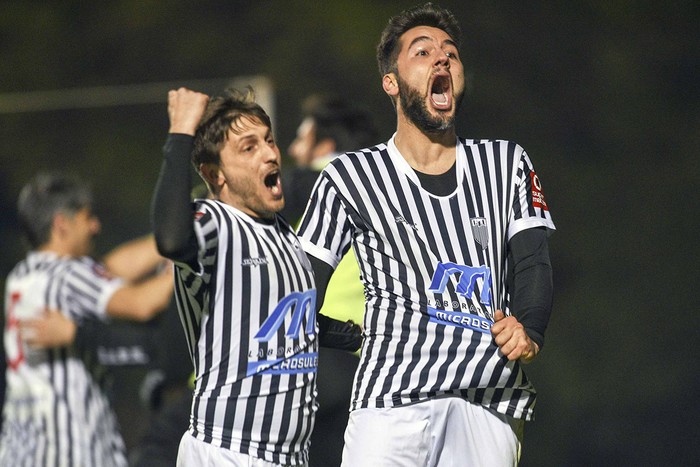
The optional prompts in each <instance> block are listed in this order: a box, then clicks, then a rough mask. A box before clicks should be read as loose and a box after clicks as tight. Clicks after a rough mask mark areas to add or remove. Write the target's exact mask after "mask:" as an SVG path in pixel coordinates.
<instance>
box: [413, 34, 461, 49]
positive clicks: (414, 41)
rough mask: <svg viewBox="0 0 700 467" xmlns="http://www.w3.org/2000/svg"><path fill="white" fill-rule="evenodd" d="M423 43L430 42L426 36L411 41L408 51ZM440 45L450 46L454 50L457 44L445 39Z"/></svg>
mask: <svg viewBox="0 0 700 467" xmlns="http://www.w3.org/2000/svg"><path fill="white" fill-rule="evenodd" d="M423 41H432V39H431V38H430V37H428V36H418V37H416V38H415V39H413V40H412V41H411V43H410V44H408V50H410V49H411V47H413V46H414V45H416V43H418V42H423ZM442 45H443V46H444V45H452V46H454V47H455V48H457V43H456V42H455V41H453V40H452V39H445V40H444V41H442Z"/></svg>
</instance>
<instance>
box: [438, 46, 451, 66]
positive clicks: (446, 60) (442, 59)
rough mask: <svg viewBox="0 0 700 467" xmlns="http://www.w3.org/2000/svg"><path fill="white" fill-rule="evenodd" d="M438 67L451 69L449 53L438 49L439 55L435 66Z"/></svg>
mask: <svg viewBox="0 0 700 467" xmlns="http://www.w3.org/2000/svg"><path fill="white" fill-rule="evenodd" d="M438 65H444V66H446V67H447V68H449V67H450V57H448V56H447V53H445V51H444V50H442V49H437V54H436V56H435V66H438Z"/></svg>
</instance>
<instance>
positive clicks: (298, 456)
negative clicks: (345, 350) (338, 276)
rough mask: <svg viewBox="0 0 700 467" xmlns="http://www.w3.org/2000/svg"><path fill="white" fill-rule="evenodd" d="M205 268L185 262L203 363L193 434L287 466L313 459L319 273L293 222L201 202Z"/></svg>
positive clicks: (188, 326) (194, 336)
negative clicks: (311, 440)
mask: <svg viewBox="0 0 700 467" xmlns="http://www.w3.org/2000/svg"><path fill="white" fill-rule="evenodd" d="M195 208H196V213H197V214H196V220H195V232H196V235H197V238H198V243H199V256H198V265H197V266H196V267H195V268H192V267H190V266H188V265H186V264H181V263H176V274H175V277H176V287H175V288H176V299H177V303H178V309H179V311H180V317H181V319H182V322H183V326H184V329H185V334H186V337H187V341H188V345H189V348H190V353H191V355H192V359H193V363H194V366H195V376H196V382H195V390H194V399H193V404H192V414H191V420H190V428H189V431H190V433H191V434H192V435H193V436H195V437H196V438H198V439H200V440H203V441H205V442H207V443H211V444H213V445H216V446H220V447H223V448H227V449H231V450H234V451H237V452H242V453H244V454H248V455H251V456H253V457H258V458H262V459H265V460H267V461H271V462H277V463H281V464H300V463H303V462H307V460H308V451H307V449H308V440H309V437H310V434H311V430H312V428H313V418H314V413H315V410H316V379H315V378H316V368H317V363H318V362H317V359H318V350H317V349H318V344H317V340H316V318H315V303H316V289H315V288H314V287H315V286H314V281H313V271H312V269H311V264H310V263H309V260H308V258H307V257H306V254H305V253H304V251H303V250H302V248H301V245H300V243H299V241H298V239H297V237H296V235H295V234H294V232H293V230H292V229H291V227H290V226H289V225H288V224H287V223H286V222H285V221H284V220H282V218H281V217H279V216H278V217H277V218H276V219H275V221H274V223H271V224H269V223H268V224H265V223H262V222H261V221H256V220H255V219H253V218H251V217H249V216H247V215H246V214H244V213H242V212H241V211H239V210H237V209H235V208H233V207H232V206H229V205H227V204H224V203H221V202H218V201H211V200H198V201H197V202H196V206H195Z"/></svg>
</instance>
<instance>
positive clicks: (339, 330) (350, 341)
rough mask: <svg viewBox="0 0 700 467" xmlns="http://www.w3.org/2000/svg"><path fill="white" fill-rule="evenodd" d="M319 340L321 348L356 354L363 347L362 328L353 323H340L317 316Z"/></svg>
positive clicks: (326, 317)
mask: <svg viewBox="0 0 700 467" xmlns="http://www.w3.org/2000/svg"><path fill="white" fill-rule="evenodd" d="M316 321H317V323H318V339H319V341H318V342H319V345H320V346H321V347H328V348H331V349H340V350H348V351H350V352H356V351H358V350H359V349H360V347H361V346H362V328H361V327H360V325H358V324H355V323H354V322H352V321H345V322H344V321H338V320H337V319H334V318H330V317H328V316H325V315H322V314H320V313H319V314H317V315H316Z"/></svg>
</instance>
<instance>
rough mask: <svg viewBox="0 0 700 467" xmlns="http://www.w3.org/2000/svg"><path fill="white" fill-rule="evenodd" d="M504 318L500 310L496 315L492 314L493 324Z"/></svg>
mask: <svg viewBox="0 0 700 467" xmlns="http://www.w3.org/2000/svg"><path fill="white" fill-rule="evenodd" d="M505 317H506V315H505V313H503V312H502V311H501V310H496V313H494V315H493V319H494V322H496V323H497V322H499V321H500V320H502V319H503V318H505Z"/></svg>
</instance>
